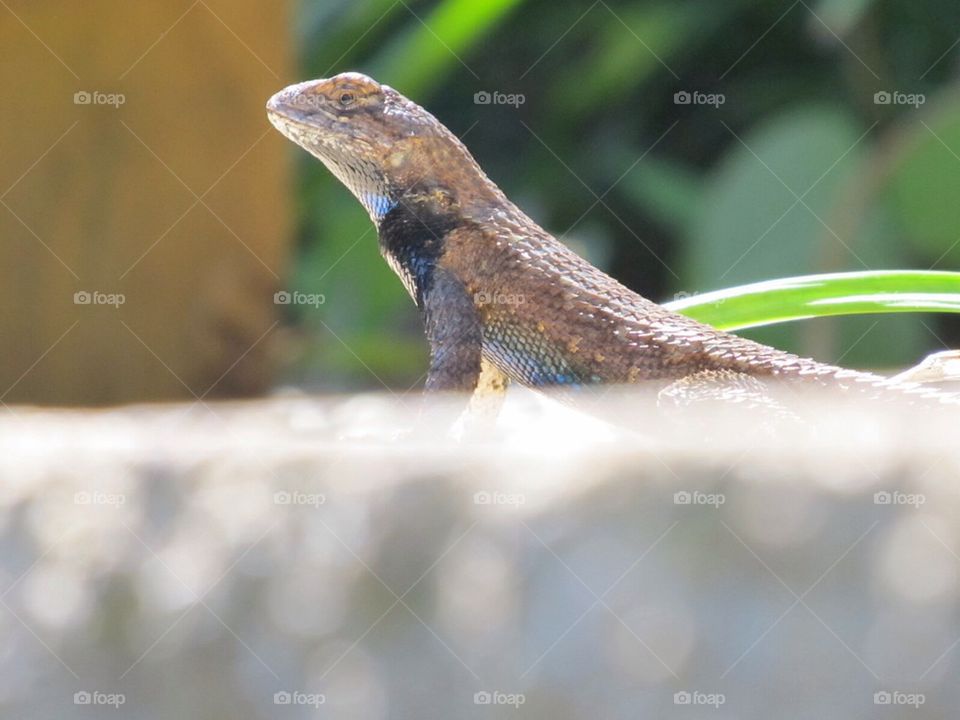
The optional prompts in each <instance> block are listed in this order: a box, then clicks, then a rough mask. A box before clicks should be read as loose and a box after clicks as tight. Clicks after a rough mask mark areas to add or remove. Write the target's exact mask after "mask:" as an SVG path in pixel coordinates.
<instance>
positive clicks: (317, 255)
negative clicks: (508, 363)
mask: <svg viewBox="0 0 960 720" xmlns="http://www.w3.org/2000/svg"><path fill="white" fill-rule="evenodd" d="M958 36H960V6H958V5H957V4H956V3H951V2H946V1H937V0H930V1H928V2H924V3H922V4H918V3H914V2H910V1H909V0H885V1H881V0H798V1H797V2H764V1H760V0H737V1H736V2H725V3H718V2H715V1H714V0H686V1H682V2H678V1H676V0H672V1H670V2H650V1H644V2H638V1H627V0H597V2H594V3H592V4H591V3H589V2H558V1H556V0H528V1H526V2H524V1H522V0H491V1H488V2H483V3H476V2H472V1H470V0H447V1H445V2H416V1H414V0H409V1H407V0H404V1H403V2H401V1H399V0H364V1H357V0H343V1H335V0H328V1H324V2H307V3H294V2H273V3H257V2H235V1H234V2H226V0H196V1H194V0H173V1H171V0H164V2H159V0H157V1H154V2H141V3H136V4H129V3H118V2H110V1H109V0H94V1H93V2H87V3H84V4H82V5H78V4H76V3H68V2H45V3H35V2H28V1H27V0H4V2H3V3H2V4H0V47H2V48H3V49H2V54H0V83H2V87H3V88H4V89H5V93H6V98H7V99H6V102H4V103H3V104H2V106H0V158H2V160H3V162H2V163H0V238H2V243H0V253H2V255H0V261H2V264H0V267H2V270H3V272H4V273H5V274H6V277H5V279H4V280H5V281H4V282H3V283H2V285H0V299H2V304H0V307H2V310H0V334H2V337H3V338H4V340H5V347H6V352H5V353H4V354H3V357H2V358H0V388H2V389H3V390H4V393H3V394H2V395H0V400H2V401H3V402H5V403H11V402H18V403H24V402H39V403H45V404H62V403H68V404H105V403H115V402H122V401H133V400H147V399H173V398H190V397H191V396H194V395H196V396H203V397H217V396H228V397H236V396H249V395H255V394H259V393H263V392H265V391H267V390H269V389H270V388H274V387H277V386H278V385H281V384H284V385H289V384H292V385H297V386H300V387H304V388H307V389H310V390H324V391H338V390H348V389H357V388H381V387H382V386H383V385H385V386H387V387H389V388H390V389H392V390H395V391H396V390H406V389H408V388H411V387H415V386H416V385H417V384H418V383H420V382H421V381H422V372H423V370H424V368H425V366H426V364H425V358H426V347H425V343H424V341H423V338H422V333H421V331H420V328H419V321H418V318H417V316H416V311H415V308H414V307H413V305H412V303H411V302H410V301H409V299H408V298H407V297H406V296H405V293H404V291H403V289H402V287H401V285H400V283H399V282H398V281H397V280H396V278H395V277H394V276H393V274H392V273H391V271H390V270H389V269H388V268H387V267H386V265H385V264H384V263H383V262H382V260H381V259H380V257H379V255H378V251H377V247H376V237H375V233H374V231H373V229H372V226H371V224H370V222H369V220H368V218H367V217H366V215H365V213H364V212H363V210H362V208H361V207H360V205H359V204H358V203H357V202H355V201H354V200H353V198H352V197H351V196H350V195H349V194H348V193H347V191H346V190H345V189H344V188H342V187H341V186H340V185H339V184H338V183H337V182H336V181H335V180H334V179H333V178H332V177H331V176H330V175H329V174H328V173H327V171H326V170H325V169H324V168H323V167H322V166H321V165H320V164H319V163H317V162H315V161H313V160H312V159H311V158H309V157H307V156H306V155H305V154H304V153H302V152H301V151H299V150H298V149H297V148H295V147H293V146H292V145H291V144H289V143H288V142H287V141H286V140H284V139H283V138H282V137H280V136H279V134H277V133H275V132H273V131H272V129H271V128H270V127H269V125H268V123H267V121H266V118H265V114H264V110H263V105H264V102H265V100H266V98H267V97H268V96H269V95H271V94H272V93H273V92H274V91H276V90H277V89H279V88H281V87H283V86H284V85H286V84H289V83H292V82H295V81H299V80H302V79H306V78H312V77H320V76H327V75H330V74H334V73H336V72H340V71H344V70H360V71H364V72H367V73H369V74H371V75H373V76H374V77H375V78H377V79H378V80H380V81H383V82H386V83H388V84H391V85H393V86H394V87H396V88H397V89H399V90H400V91H401V92H403V93H405V94H407V95H408V96H410V97H411V98H413V99H414V100H416V101H417V102H419V103H421V104H423V105H424V106H426V107H427V108H428V109H430V110H431V111H432V112H434V114H436V115H437V116H438V117H439V118H440V120H441V121H442V122H444V123H445V124H446V125H448V126H449V127H450V128H451V129H452V130H453V131H454V132H455V133H457V134H458V135H460V136H461V137H463V138H464V140H465V142H466V143H467V145H468V146H469V147H470V148H471V149H472V151H473V152H474V154H475V155H476V157H477V158H478V160H479V161H480V163H481V165H482V166H483V167H484V168H485V169H486V170H487V172H488V173H489V174H490V176H491V177H492V178H493V179H494V180H495V181H496V182H498V183H499V184H500V185H501V186H502V187H503V188H504V190H505V191H506V192H507V194H508V195H510V196H511V198H513V199H514V200H515V201H516V202H518V204H520V206H521V207H522V208H524V209H525V210H526V211H527V212H528V213H529V214H530V215H532V216H533V217H534V218H535V219H536V220H537V221H538V222H540V223H541V224H542V225H544V226H545V227H547V228H548V229H550V230H552V231H554V232H555V233H557V234H558V235H559V236H560V237H561V238H562V239H563V240H564V241H565V242H567V243H569V244H570V245H571V246H572V247H573V248H574V249H576V250H577V251H578V252H580V253H582V254H583V255H585V256H587V257H588V258H589V259H590V260H592V261H593V262H595V263H596V264H598V265H600V266H601V267H603V268H605V269H606V270H608V271H609V272H610V273H612V274H613V275H615V276H616V277H617V278H619V279H621V280H622V281H624V282H625V283H626V284H628V285H630V286H631V287H633V288H634V289H636V290H638V291H640V292H641V293H643V294H645V295H647V296H649V297H651V298H654V299H657V300H665V299H672V298H673V297H674V296H675V295H676V294H678V293H696V292H702V291H706V290H712V289H717V288H721V287H727V286H731V285H736V284H739V283H743V282H749V281H755V280H763V279H770V278H776V277H783V276H788V275H794V274H801V273H808V272H820V271H833V270H861V269H865V268H896V267H907V268H924V269H925V268H936V269H957V268H958V267H960V244H958V239H960V204H958V203H957V202H956V199H955V195H956V191H957V188H960V95H958V93H957V70H958V60H960V47H957V40H958ZM278 292H280V293H288V294H289V295H283V294H281V295H280V296H278V297H279V298H280V299H281V301H282V300H283V299H284V298H286V297H292V298H301V299H302V298H303V297H307V298H313V300H312V301H308V302H307V304H303V303H301V304H297V303H296V302H293V303H291V304H283V303H282V302H280V303H277V302H275V294H276V293H278ZM77 293H79V295H78V294H77ZM294 293H303V294H304V295H294ZM755 335H756V336H757V337H760V338H761V339H764V340H766V341H769V342H773V343H775V344H778V345H780V346H782V347H785V348H788V349H792V350H795V351H800V352H804V353H808V354H813V355H815V356H817V357H818V358H820V359H823V360H828V361H842V362H844V363H845V364H849V365H854V366H862V367H878V368H882V367H890V366H895V365H903V364H908V363H911V362H914V361H916V360H918V359H919V358H920V357H921V356H922V355H923V354H924V353H926V352H928V351H930V350H934V349H941V348H942V347H943V346H945V345H954V346H955V345H956V344H957V343H958V342H960V332H958V330H957V327H956V324H955V323H954V324H952V325H951V324H950V322H949V321H947V320H945V319H943V318H933V317H923V316H910V317H906V316H899V317H883V318H877V317H861V318H856V319H850V320H843V321H827V320H820V321H814V322H808V323H802V324H796V325H793V326H784V327H779V328H770V329H766V330H764V331H762V332H758V333H755Z"/></svg>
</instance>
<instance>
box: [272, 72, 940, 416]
mask: <svg viewBox="0 0 960 720" xmlns="http://www.w3.org/2000/svg"><path fill="white" fill-rule="evenodd" d="M267 114H268V117H269V120H270V122H271V123H272V124H273V125H274V126H275V127H276V128H277V129H278V130H279V131H280V132H281V133H282V134H283V135H285V136H286V137H287V138H288V139H290V140H292V141H293V142H294V143H296V144H297V145H299V146H300V147H301V148H303V149H304V150H306V151H308V152H309V153H310V154H312V155H313V156H315V157H316V158H318V159H319V160H320V161H322V162H323V164H324V165H326V167H327V168H328V169H329V170H330V171H331V172H332V173H333V175H334V176H336V177H337V178H338V179H339V180H340V181H341V182H342V183H343V184H344V185H345V186H346V187H347V188H348V189H349V190H350V192H352V193H353V195H354V196H355V197H356V198H357V199H358V200H359V201H360V203H361V204H362V205H363V207H364V208H365V209H366V211H367V212H368V214H369V215H370V219H371V220H372V222H373V223H374V225H375V226H376V228H377V232H378V236H379V245H380V251H381V253H382V254H383V256H384V257H385V258H386V260H387V262H388V263H389V265H390V266H391V267H392V269H393V270H394V271H395V272H396V273H397V275H399V277H400V279H401V280H402V282H403V284H404V286H405V287H406V289H407V291H408V292H409V294H410V295H411V297H412V298H413V300H414V301H415V302H416V305H417V307H418V308H419V311H420V314H421V316H422V319H423V324H424V329H425V333H426V338H427V341H428V343H429V349H430V361H429V371H428V373H427V379H426V390H427V391H428V392H433V391H468V392H472V393H473V394H474V398H476V397H477V396H478V395H480V394H481V393H493V394H494V395H502V393H503V392H504V391H505V389H506V387H507V385H508V384H509V383H510V382H515V383H518V384H520V385H523V386H527V387H531V388H535V389H551V388H552V389H554V390H555V391H557V392H559V393H560V394H562V395H564V394H565V395H568V396H571V395H576V393H577V392H578V391H580V390H582V389H583V388H589V387H592V386H609V385H619V384H638V383H645V384H652V385H653V386H654V388H655V389H656V390H657V391H658V399H659V400H660V401H663V402H666V403H670V404H680V405H683V404H686V403H687V402H688V401H689V400H690V399H691V398H697V397H701V396H702V397H706V398H711V399H716V398H721V399H723V400H724V401H743V400H747V401H748V402H756V401H761V402H762V400H763V398H764V397H765V388H766V387H767V386H768V385H770V384H772V382H773V381H788V382H791V383H793V382H798V383H805V384H807V385H821V386H829V387H839V388H842V389H850V388H857V389H859V390H860V391H864V392H866V393H867V394H868V395H871V396H880V397H888V396H896V395H899V394H901V393H906V394H909V395H913V396H922V397H924V398H930V399H933V400H936V401H938V402H946V403H953V402H958V399H957V396H955V395H952V394H950V393H945V392H941V391H936V390H930V389H927V388H921V387H918V386H917V384H916V383H898V382H896V381H894V380H891V379H888V378H884V377H882V376H880V375H876V374H873V373H869V372H861V371H857V370H851V369H846V368H841V367H838V366H835V365H831V364H827V363H823V362H819V361H817V360H814V359H811V358H806V357H801V356H798V355H795V354H792V353H789V352H787V351H783V350H779V349H777V348H773V347H770V346H767V345H763V344H761V343H758V342H756V341H753V340H750V339H747V338H744V337H741V336H738V335H734V334H732V333H728V332H724V331H720V330H717V329H715V328H713V327H711V326H709V325H706V324H703V323H700V322H698V321H696V320H693V319H691V318H689V317H687V316H684V315H681V314H679V313H676V312H672V311H670V310H668V309H666V308H664V307H662V306H660V305H658V304H656V303H655V302H653V301H651V300H648V299H647V298H645V297H643V296H641V295H640V294H638V293H636V292H634V291H633V290H631V289H629V288H627V287H626V286H624V285H623V284H621V283H620V282H618V281H617V280H615V279H614V278H612V277H610V276H609V275H607V274H605V273H604V272H602V271H601V270H600V269H598V268H597V267H595V266H594V265H592V264H591V263H589V262H588V261H586V260H585V259H583V258H582V257H580V256H579V255H577V254H576V253H574V252H573V251H572V250H570V249H569V248H568V247H567V246H566V245H564V244H563V243H562V242H560V241H559V240H558V239H556V238H555V237H554V236H553V235H551V234H550V233H548V232H547V231H546V230H544V229H543V228H541V227H540V226H539V225H538V224H537V223H536V222H534V221H533V220H532V219H531V218H530V217H528V216H527V215H526V214H525V213H524V212H523V211H521V210H520V208H518V207H517V206H516V205H515V204H514V203H512V202H511V201H510V200H509V199H508V198H507V197H506V195H505V194H504V193H503V192H502V191H501V190H500V188H499V187H498V186H497V185H496V184H495V183H494V182H493V181H491V180H490V179H489V178H488V177H487V175H486V174H485V173H484V172H483V170H482V169H481V168H480V166H479V165H478V163H477V162H476V160H475V159H474V158H473V156H472V155H471V154H470V152H469V151H468V150H467V148H466V147H465V146H464V144H463V143H462V142H461V141H460V140H459V139H458V138H457V137H456V136H455V135H454V134H453V133H452V132H450V130H448V129H447V128H446V127H445V126H444V125H443V124H441V123H440V122H439V121H438V120H437V119H436V118H435V117H434V116H433V115H431V114H430V113H429V112H428V111H427V110H425V109H424V108H422V107H421V106H419V105H417V104H416V103H414V102H413V101H412V100H410V99H408V98H407V97H405V96H404V95H402V94H401V93H399V92H398V91H396V90H394V89H393V88H391V87H390V86H388V85H384V84H381V83H378V82H377V81H376V80H374V79H373V78H371V77H368V76H367V75H363V74H361V73H357V72H345V73H341V74H338V75H335V76H333V77H330V78H325V79H318V80H311V81H308V82H302V83H298V84H295V85H291V86H289V87H287V88H285V89H283V90H281V91H280V92H278V93H276V94H275V95H274V96H273V97H271V98H270V100H269V101H268V103H267Z"/></svg>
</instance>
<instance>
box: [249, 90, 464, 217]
mask: <svg viewBox="0 0 960 720" xmlns="http://www.w3.org/2000/svg"><path fill="white" fill-rule="evenodd" d="M267 114H268V116H269V118H270V122H272V123H273V124H274V126H275V127H276V128H277V129H278V130H279V131H280V132H282V133H283V134H284V135H286V136H287V137H288V138H289V139H290V140H292V141H293V142H295V143H297V144H298V145H300V146H301V147H303V148H304V149H305V150H307V151H309V152H310V153H312V154H313V155H315V156H316V157H318V158H319V159H320V160H322V161H323V163H324V164H325V165H326V166H327V167H328V168H329V169H330V171H331V172H332V173H333V174H334V175H336V176H337V178H338V179H339V180H340V181H341V182H342V183H343V184H344V185H346V186H347V187H348V188H349V189H350V191H351V192H352V193H353V194H354V195H356V196H357V198H358V199H359V200H360V202H361V203H363V206H364V207H365V208H366V209H367V211H368V212H369V213H370V217H371V218H373V220H374V222H375V223H379V222H380V220H382V219H383V217H384V216H385V215H386V214H387V213H388V212H389V211H390V210H391V209H392V208H393V207H394V206H395V205H396V204H397V203H398V202H401V201H405V200H411V199H416V198H417V197H432V198H442V200H443V201H444V202H456V201H457V198H455V197H454V196H453V187H454V186H455V185H462V183H459V182H458V181H459V180H460V178H462V177H463V176H464V174H470V175H472V174H474V173H479V174H480V176H481V177H483V173H482V171H481V170H480V168H479V167H478V166H477V164H476V162H474V160H473V158H472V157H471V156H470V154H469V152H468V151H467V150H466V148H465V147H464V146H463V145H462V144H461V143H460V141H459V140H457V138H456V137H455V136H454V135H453V134H452V133H451V132H450V131H449V130H447V129H446V128H445V127H444V126H443V125H441V124H440V122H438V121H437V119H436V118H434V117H433V115H431V114H430V113H428V112H427V111H426V110H424V109H423V108H422V107H420V106H419V105H417V104H416V103H413V102H411V101H410V100H408V99H407V98H405V97H404V96H403V95H401V94H400V93H398V92H397V91H396V90H394V89H393V88H391V87H389V86H387V85H381V84H380V83H378V82H377V81H376V80H374V79H373V78H370V77H367V76H366V75H362V74H360V73H354V72H347V73H341V74H340V75H335V76H334V77H332V78H328V79H324V80H311V81H309V82H304V83H299V84H297V85H291V86H290V87H288V88H285V89H284V90H281V91H280V92H278V93H277V94H276V95H274V96H273V97H272V98H270V101H269V102H268V103H267ZM472 185H474V186H476V185H477V184H476V183H473V184H472ZM460 199H462V200H467V198H460Z"/></svg>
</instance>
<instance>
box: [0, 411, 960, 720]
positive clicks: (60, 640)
mask: <svg viewBox="0 0 960 720" xmlns="http://www.w3.org/2000/svg"><path fill="white" fill-rule="evenodd" d="M810 402H811V403H813V404H816V403H817V402H818V400H817V399H816V398H810ZM416 407H417V402H416V401H415V400H414V399H408V400H407V401H406V402H400V401H397V400H395V399H392V398H384V397H376V396H366V397H354V398H345V399H332V400H329V399H328V400H323V399H306V398H286V399H276V400H271V401H265V402H259V403H246V404H231V405H226V404H209V405H202V404H197V405H192V406H188V405H182V406H179V405H174V406H168V407H143V408H125V409H118V410H112V411H102V412H95V413H94V412H64V411H57V412H54V411H38V410H31V409H26V408H13V409H12V410H13V412H12V413H7V414H5V416H4V418H2V419H0V543H2V552H0V636H2V637H3V642H2V643H0V717H4V718H50V719H51V720H54V719H56V720H59V719H61V718H68V717H69V718H81V719H84V718H119V717H123V718H144V719H148V718H149V719H151V720H152V719H161V718H163V719H167V718H181V717H190V718H202V719H204V720H215V719H219V718H250V719H259V718H308V717H324V716H326V717H336V718H363V720H378V719H380V718H383V719H387V718H391V719H392V718H444V719H449V718H490V717H501V718H503V717H528V718H551V719H561V720H562V719H565V718H593V717H602V718H624V719H626V718H631V719H633V718H638V717H655V718H703V717H709V718H718V719H719V718H771V717H776V718H798V719H799V718H845V719H851V718H876V717H917V718H946V717H955V716H956V714H955V713H956V707H957V706H958V701H960V687H958V685H957V683H956V678H957V676H958V672H960V617H958V609H960V603H958V592H960V556H958V553H960V524H958V510H960V486H958V482H957V481H958V478H960V448H958V443H957V439H956V428H957V423H956V419H955V418H956V411H955V410H954V412H953V413H946V412H945V413H944V414H943V415H941V414H939V413H936V412H932V411H929V410H922V411H913V412H907V411H905V410H903V409H892V408H891V409H889V410H884V411H878V410H877V409H875V408H871V409H866V410H865V409H863V408H859V409H858V408H845V407H836V406H835V405H834V404H830V405H826V404H824V405H823V406H822V407H820V408H819V413H820V414H821V415H822V417H823V418H824V424H823V425H822V426H821V427H818V428H817V432H816V434H815V435H812V436H810V437H805V438H803V439H802V440H798V439H797V438H796V437H794V438H790V437H782V438H775V437H772V436H769V435H764V434H762V433H760V432H758V428H757V427H756V425H755V424H754V423H753V422H752V419H751V417H750V416H749V415H747V416H740V417H729V418H700V420H701V421H702V422H701V423H700V424H699V425H698V427H699V429H697V430H692V429H691V430H690V431H684V429H683V428H680V427H676V426H669V425H667V426H666V427H667V428H669V429H663V430H662V432H661V433H659V434H656V435H652V436H646V437H643V438H641V437H639V436H635V435H630V434H628V433H626V432H622V431H618V430H614V429H612V428H609V427H607V426H605V425H603V424H601V423H600V422H598V421H595V420H593V419H590V418H586V417H583V416H579V415H576V414H574V413H572V412H571V411H567V410H565V409H561V408H559V407H558V406H555V405H552V404H550V403H548V402H544V401H540V400H536V399H534V398H532V397H529V396H524V395H522V394H521V395H517V396H513V397H511V399H510V400H508V403H507V407H506V408H505V411H504V414H503V416H502V417H501V421H500V422H499V424H498V427H497V430H496V432H495V435H494V437H492V438H490V439H488V440H486V441H484V442H482V443H452V442H447V441H444V440H443V439H442V438H437V437H430V438H418V437H417V436H416V435H401V436H400V437H399V438H398V439H391V438H393V436H394V433H395V432H396V431H397V429H399V428H403V427H405V426H408V425H409V424H410V422H411V414H412V413H413V412H415V410H416ZM951 415H952V417H951ZM687 427H692V424H690V425H688V426H687ZM704 427H707V428H711V433H712V434H713V437H714V439H715V440H716V443H714V444H710V445H707V444H705V443H704V442H703V428H704Z"/></svg>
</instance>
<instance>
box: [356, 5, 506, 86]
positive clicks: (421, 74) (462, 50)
mask: <svg viewBox="0 0 960 720" xmlns="http://www.w3.org/2000/svg"><path fill="white" fill-rule="evenodd" d="M521 2H522V0H483V2H476V0H446V2H443V3H441V4H440V5H439V6H438V7H436V8H435V9H434V10H433V12H431V13H430V14H429V15H427V16H425V17H423V16H421V15H420V14H419V13H416V12H415V10H414V9H412V8H411V9H410V15H411V17H410V22H409V24H408V26H407V29H406V32H402V33H399V34H398V35H397V38H396V39H395V40H394V41H393V42H392V43H391V44H390V45H388V46H387V47H386V48H384V50H383V51H382V52H381V53H379V54H378V56H377V59H376V61H375V68H374V75H375V77H377V78H378V79H380V78H383V80H384V81H385V82H387V83H389V84H391V85H395V86H396V87H398V88H401V89H402V90H403V93H404V94H405V95H408V96H410V97H422V96H423V95H424V94H425V93H426V90H427V89H429V88H433V87H435V86H436V85H437V83H438V81H439V80H440V79H441V78H442V77H443V75H445V74H446V72H447V71H449V70H450V69H451V68H452V67H454V66H457V65H462V66H464V67H465V68H466V69H467V70H468V71H469V72H470V73H471V74H474V71H473V70H472V69H471V68H470V64H469V62H468V60H467V59H466V55H467V53H468V51H469V50H470V48H472V47H473V46H474V45H475V44H476V43H477V42H479V41H480V39H481V38H483V37H484V36H485V35H487V34H488V33H489V32H490V31H491V29H492V28H493V26H494V25H495V24H496V23H497V22H499V21H500V20H502V19H503V18H504V17H505V16H506V14H507V13H508V12H509V11H510V10H512V9H513V8H514V7H516V6H517V5H519V4H521Z"/></svg>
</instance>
